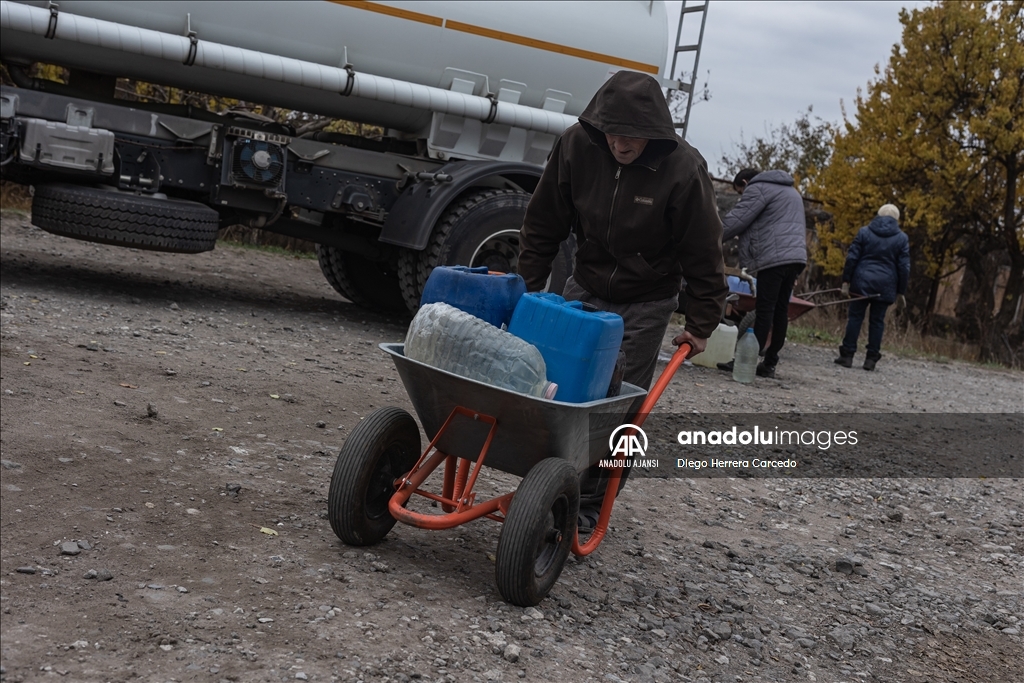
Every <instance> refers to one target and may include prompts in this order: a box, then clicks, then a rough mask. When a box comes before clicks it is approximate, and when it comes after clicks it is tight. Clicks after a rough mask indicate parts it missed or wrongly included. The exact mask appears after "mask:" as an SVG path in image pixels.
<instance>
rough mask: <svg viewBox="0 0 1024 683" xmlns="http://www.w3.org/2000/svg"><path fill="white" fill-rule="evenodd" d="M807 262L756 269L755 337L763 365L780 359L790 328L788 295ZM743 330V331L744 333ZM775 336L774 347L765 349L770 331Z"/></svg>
mask: <svg viewBox="0 0 1024 683" xmlns="http://www.w3.org/2000/svg"><path fill="white" fill-rule="evenodd" d="M803 269H804V264H802V263H787V264H785V265H781V266H775V267H773V268H763V269H762V270H759V271H758V272H757V307H756V308H755V310H756V311H757V313H756V316H757V317H756V319H755V321H754V336H755V337H757V344H758V346H759V347H760V348H761V350H762V351H764V364H765V365H766V366H768V367H771V368H774V367H775V366H776V365H777V364H778V362H779V351H781V350H782V346H783V345H784V344H785V343H786V330H787V329H788V328H789V297H790V295H791V294H792V293H793V284H794V283H795V282H796V278H797V276H798V275H800V273H802V272H803ZM742 332H743V330H741V331H740V333H741V334H742ZM769 332H770V333H771V335H772V343H771V346H768V348H765V344H766V342H767V341H768V333H769Z"/></svg>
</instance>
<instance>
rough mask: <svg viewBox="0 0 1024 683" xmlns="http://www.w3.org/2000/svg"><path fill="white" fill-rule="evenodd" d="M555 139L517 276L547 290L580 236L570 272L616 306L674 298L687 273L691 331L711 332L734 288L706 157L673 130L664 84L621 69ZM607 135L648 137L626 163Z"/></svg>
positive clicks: (531, 207) (526, 224) (528, 222)
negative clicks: (560, 259) (561, 254)
mask: <svg viewBox="0 0 1024 683" xmlns="http://www.w3.org/2000/svg"><path fill="white" fill-rule="evenodd" d="M579 121H580V122H579V123H578V124H576V125H574V126H572V127H570V128H569V129H568V130H566V131H565V132H564V133H563V134H562V136H561V138H559V140H558V141H557V142H556V143H555V146H554V148H553V149H552V151H551V157H550V158H549V159H548V163H547V167H546V168H545V169H544V175H543V177H542V178H541V180H540V183H539V185H538V186H537V189H536V191H534V193H533V198H532V199H531V200H530V205H529V208H528V209H527V211H526V218H525V219H524V221H523V228H522V231H521V234H520V241H521V245H520V254H519V273H520V274H521V275H522V276H523V278H525V280H526V286H527V289H528V290H530V291H537V290H539V289H543V287H544V283H545V282H546V280H547V278H548V275H549V274H550V272H551V262H552V261H553V259H554V257H555V255H556V254H557V252H558V246H559V244H560V243H561V242H562V241H563V240H565V239H566V238H567V237H568V236H569V233H570V230H572V231H575V233H576V240H577V251H576V266H575V269H574V271H573V278H574V279H575V280H576V282H577V283H579V284H580V286H582V287H583V288H584V289H586V290H587V291H589V292H590V293H592V294H594V295H595V296H597V297H599V298H601V299H604V300H606V301H610V302H613V303H635V302H642V301H657V300H660V299H667V298H669V297H671V296H674V295H676V294H678V293H679V290H680V286H681V282H682V279H683V277H685V278H686V295H687V306H686V329H687V330H688V331H689V332H691V333H692V334H694V335H695V336H698V337H702V338H707V337H709V336H711V332H712V331H714V329H715V328H716V327H717V325H718V322H719V320H720V319H721V315H722V307H723V305H724V302H725V297H726V294H727V293H728V287H727V285H726V281H725V275H724V271H723V268H724V264H723V260H722V223H721V220H720V219H719V217H718V209H717V205H716V203H715V192H714V189H713V187H712V185H711V178H710V176H709V175H708V172H707V164H706V162H705V161H704V159H703V158H702V157H701V156H700V153H699V152H697V150H695V149H694V148H693V147H691V146H690V145H689V144H687V143H686V142H684V141H683V140H681V139H680V138H679V137H678V136H677V135H676V133H675V128H674V127H673V125H672V117H671V114H670V113H669V110H668V105H667V104H666V102H665V97H664V95H663V94H662V92H661V87H660V86H659V85H658V82H657V81H655V80H654V79H653V78H651V77H650V76H647V75H645V74H640V73H636V72H632V71H620V72H618V73H616V74H614V75H613V76H612V77H611V78H610V79H608V81H607V82H606V83H605V84H604V86H602V88H601V89H600V90H599V91H598V92H597V94H596V95H594V98H593V99H592V100H591V102H590V104H589V105H587V108H586V109H585V110H584V112H583V114H582V115H581V116H580V117H579ZM605 133H608V134H611V135H623V136H627V137H635V138H645V139H647V140H649V142H648V143H647V146H646V147H645V148H644V151H643V153H642V154H641V155H640V156H639V157H637V159H636V160H635V161H633V163H631V164H628V165H626V166H621V165H620V164H619V163H618V162H617V161H616V160H615V157H614V156H612V153H611V150H610V149H609V148H608V143H607V141H606V140H605Z"/></svg>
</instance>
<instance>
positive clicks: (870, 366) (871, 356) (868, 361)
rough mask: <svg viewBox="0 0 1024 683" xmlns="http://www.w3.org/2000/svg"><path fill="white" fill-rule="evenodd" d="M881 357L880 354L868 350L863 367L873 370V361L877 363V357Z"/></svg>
mask: <svg viewBox="0 0 1024 683" xmlns="http://www.w3.org/2000/svg"><path fill="white" fill-rule="evenodd" d="M881 357H882V354H880V353H871V352H870V351H868V357H867V358H865V359H864V369H865V370H874V369H875V363H877V362H878V361H879V359H881Z"/></svg>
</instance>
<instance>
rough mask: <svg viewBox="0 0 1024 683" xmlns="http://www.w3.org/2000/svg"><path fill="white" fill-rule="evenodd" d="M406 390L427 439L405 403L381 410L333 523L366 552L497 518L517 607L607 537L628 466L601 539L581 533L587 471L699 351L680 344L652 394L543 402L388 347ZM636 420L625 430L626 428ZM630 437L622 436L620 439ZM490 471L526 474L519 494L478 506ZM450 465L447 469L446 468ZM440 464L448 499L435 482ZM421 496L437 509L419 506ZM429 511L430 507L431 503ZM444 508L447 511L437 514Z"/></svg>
mask: <svg viewBox="0 0 1024 683" xmlns="http://www.w3.org/2000/svg"><path fill="white" fill-rule="evenodd" d="M380 348H381V350H383V351H384V352H385V353H387V354H388V355H390V356H391V358H392V360H393V361H394V363H395V366H396V368H397V370H398V375H399V377H400V378H401V380H402V383H403V384H404V385H405V388H406V392H407V393H408V394H409V398H410V400H411V401H412V404H413V408H414V409H415V411H416V414H417V415H418V416H419V419H420V424H422V425H423V431H424V433H426V434H427V435H429V436H430V439H431V441H430V443H429V445H427V447H426V449H425V450H423V451H420V445H421V444H420V432H419V428H418V427H417V425H416V421H415V419H414V418H413V417H412V416H411V415H410V414H409V413H408V412H406V411H405V410H402V409H401V408H397V407H385V408H379V409H378V410H376V411H374V412H373V413H371V414H370V415H368V416H367V417H366V418H365V419H364V420H362V421H361V422H360V423H359V425H358V426H357V427H356V428H355V429H354V430H352V433H351V434H350V435H349V437H348V439H346V441H345V445H344V446H343V447H342V449H341V452H340V453H339V455H338V460H337V462H336V463H335V466H334V473H333V475H332V476H331V486H330V491H329V495H328V507H327V516H328V519H329V520H330V522H331V528H332V529H333V530H334V533H335V534H337V536H338V538H340V539H341V540H342V541H343V542H344V543H346V544H348V545H354V546H366V545H372V544H374V543H377V542H378V541H380V540H381V539H383V538H384V537H385V536H386V535H387V534H388V532H389V531H391V529H392V528H393V527H394V525H395V523H396V522H402V523H404V524H409V525H412V526H415V527H419V528H422V529H435V530H440V529H450V528H453V527H456V526H459V525H461V524H465V523H466V522H470V521H473V520H476V519H480V518H483V517H486V518H488V519H492V520H494V521H497V522H501V523H502V530H501V534H500V536H499V538H498V548H497V551H496V553H495V581H496V583H497V587H498V592H499V593H500V594H501V596H502V598H504V599H505V600H506V601H507V602H510V603H512V604H515V605H519V606H522V607H527V606H531V605H536V604H538V603H539V602H540V601H541V600H543V599H544V597H545V596H546V595H547V594H548V592H549V591H550V590H551V588H552V586H553V585H554V583H555V581H557V580H558V577H559V575H560V574H561V573H562V568H563V567H564V566H565V562H566V560H567V559H568V556H569V553H570V552H572V553H574V554H576V555H577V556H584V555H588V554H590V553H592V552H593V551H594V550H595V549H596V548H597V547H598V546H599V545H600V543H601V541H602V540H603V539H604V537H605V535H606V533H607V531H608V520H609V518H610V517H611V511H612V506H613V505H614V502H615V496H616V494H617V492H618V490H619V481H620V479H621V475H622V467H617V468H613V469H611V470H610V471H609V473H610V477H609V481H608V486H607V489H606V491H605V496H604V500H603V503H602V506H601V513H600V517H599V518H598V523H597V526H596V527H595V529H594V531H593V532H592V533H591V534H589V536H588V537H587V538H586V539H581V538H579V537H578V535H577V530H576V524H577V517H578V515H579V500H580V490H579V477H580V474H581V473H582V472H583V471H584V470H586V469H587V468H588V467H590V466H591V465H593V464H595V463H597V462H598V460H600V459H601V458H604V457H607V455H608V453H609V451H610V450H611V448H610V445H609V443H608V442H609V439H610V438H611V436H612V433H613V432H615V431H616V430H619V433H620V434H623V435H625V436H627V437H629V436H631V435H633V434H635V433H636V432H635V430H634V429H633V427H640V425H641V424H643V421H644V419H645V418H646V417H647V415H648V413H650V411H651V409H652V408H653V407H654V404H655V403H656V402H657V400H658V398H659V397H660V396H661V394H662V392H663V391H664V390H665V387H667V386H668V383H669V382H670V381H671V379H672V376H673V375H674V374H675V372H676V370H678V368H679V366H680V365H682V363H683V361H684V360H685V359H686V356H687V355H688V353H689V351H690V347H689V345H688V344H683V345H682V346H680V347H679V349H678V350H677V351H676V353H675V354H674V355H673V356H672V359H671V361H670V362H669V363H668V366H667V367H666V368H665V370H664V371H663V372H662V374H661V376H660V377H659V378H658V381H657V382H656V383H655V385H654V387H653V388H652V389H651V391H650V392H649V393H648V392H645V391H644V390H642V389H640V388H638V387H635V386H633V385H631V384H627V383H623V384H622V389H621V391H620V393H619V395H618V396H615V397H611V398H604V399H599V400H596V401H591V402H589V403H564V402H561V401H553V400H548V399H543V398H534V397H532V396H526V395H523V394H519V393H516V392H513V391H508V390H505V389H501V388H498V387H494V386H491V385H488V384H484V383H483V382H478V381H476V380H472V379H468V378H465V377H461V376H459V375H455V374H453V373H450V372H446V371H444V370H440V369H438V368H434V367H431V366H429V365H427V364H425V363H421V362H419V361H416V360H413V359H410V358H407V357H406V356H405V352H404V344H381V345H380ZM624 424H628V425H630V427H626V428H625V429H624V430H620V428H621V427H622V426H623V425H624ZM620 438H621V437H620ZM484 464H486V465H487V466H488V467H490V468H493V469H496V470H499V471H502V472H506V473H509V474H512V475H515V476H519V477H522V481H521V482H520V483H519V486H518V488H516V489H515V490H514V491H511V492H509V493H505V494H503V495H499V496H497V497H494V498H491V499H489V500H482V501H478V500H477V497H476V492H474V490H473V487H474V486H475V484H476V483H477V479H478V477H479V475H480V472H481V470H482V469H483V466H484ZM442 466H443V467H442ZM439 468H441V469H442V470H443V475H442V476H441V477H440V492H439V493H438V492H436V484H437V483H438V482H436V481H435V482H434V483H435V489H434V490H427V489H425V488H424V483H425V482H426V480H427V479H428V478H429V477H430V476H431V474H433V473H434V472H435V471H436V470H438V469H439ZM413 496H419V497H422V498H425V499H427V500H429V501H432V502H433V504H435V505H437V507H436V508H430V509H432V510H435V511H434V512H420V511H415V510H412V509H410V508H409V507H407V506H408V503H409V502H410V499H412V497H413ZM423 507H427V506H423ZM437 510H439V511H437Z"/></svg>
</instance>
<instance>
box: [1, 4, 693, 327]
mask: <svg viewBox="0 0 1024 683" xmlns="http://www.w3.org/2000/svg"><path fill="white" fill-rule="evenodd" d="M706 9H707V4H706V3H704V4H700V5H693V6H690V5H685V6H684V7H683V8H682V11H681V13H680V15H679V16H680V24H679V30H678V31H677V34H676V37H675V42H674V43H670V42H669V34H668V17H667V10H666V6H665V3H664V2H653V1H641V0H624V1H621V2H496V1H492V2H453V1H442V0H422V1H419V2H390V1H385V2H363V1H354V0H353V1H349V0H332V1H327V0H322V1H311V2H306V1H298V0H296V1H289V2H283V1H279V2H269V1H267V2H210V1H207V2H194V1H188V0H183V1H181V2H168V1H162V0H149V1H146V2H126V1H123V0H118V1H110V0H96V1H92V0H60V2H45V1H32V2H23V1H16V0H0V59H2V60H3V63H4V64H5V65H6V66H7V68H8V70H9V73H10V75H11V78H12V80H13V81H14V82H15V83H16V87H12V86H8V85H4V86H0V160H2V164H3V175H4V178H5V180H9V181H11V182H18V183H22V184H26V185H32V186H34V187H35V189H36V192H35V193H34V196H33V214H32V215H33V222H34V223H35V225H37V226H39V227H41V228H43V229H45V230H49V231H51V232H54V233H56V234H60V235H65V236H69V237H74V238H78V239H87V240H93V241H98V242H103V243H107V244H116V245H122V246H128V247H133V248H143V249H159V250H164V251H179V252H185V253H196V252H199V251H205V250H208V249H212V248H214V245H215V244H216V238H217V232H218V229H219V227H220V226H222V225H231V224H244V225H249V226H251V227H255V228H259V229H261V230H269V231H271V232H277V233H280V234H283V235H288V236H292V237H299V238H302V239H305V240H309V241H312V242H315V243H316V244H317V254H318V257H319V263H320V267H321V269H322V270H323V271H324V275H325V276H326V277H327V279H328V281H329V282H330V283H331V285H332V286H333V287H334V288H335V289H336V290H337V291H338V292H339V293H340V294H341V295H342V296H344V297H345V298H347V299H349V300H350V301H353V302H355V303H358V304H360V305H364V306H367V307H370V308H376V309H385V310H406V309H407V310H410V311H414V310H416V308H417V307H418V305H419V298H420V293H421V292H422V288H423V286H424V284H425V282H426V279H427V277H428V276H429V274H430V272H431V270H432V269H433V268H435V267H437V266H445V265H470V266H486V267H487V268H488V269H490V270H495V271H501V272H515V271H516V268H517V264H518V253H519V229H520V227H521V225H522V220H523V216H524V214H525V211H526V207H527V205H528V202H529V197H530V193H531V192H532V191H533V190H534V188H535V187H536V185H537V182H538V179H539V178H540V175H541V173H542V172H543V165H544V163H545V161H546V159H547V156H548V154H549V152H550V150H551V147H552V145H553V144H554V141H555V139H556V137H557V136H558V135H559V134H561V133H562V132H563V131H564V130H565V129H566V128H568V127H569V126H571V125H573V124H574V123H575V122H576V120H577V117H578V116H579V114H580V113H582V111H583V109H584V107H586V105H587V103H588V102H589V101H590V99H591V98H592V97H593V95H594V93H595V92H596V91H597V90H598V89H599V88H600V87H601V85H602V84H603V83H604V82H605V81H606V80H607V79H608V77H609V76H610V75H611V74H612V73H614V72H616V71H619V70H622V69H628V70H633V71H638V72H642V73H647V74H650V75H652V76H654V77H656V78H658V80H659V82H661V84H662V85H663V86H665V87H667V88H671V89H677V90H682V91H684V92H691V91H692V88H693V82H692V80H691V82H690V83H687V84H683V83H680V82H678V81H673V80H672V79H671V78H665V77H664V76H662V73H663V71H664V70H665V68H664V67H665V66H666V64H667V62H668V58H669V56H670V52H671V53H672V54H674V55H676V56H678V55H679V54H680V53H683V52H687V51H689V52H692V53H694V55H696V54H697V53H699V47H700V42H701V40H702V37H703V26H704V19H703V17H704V16H706ZM698 15H699V16H700V17H701V18H700V37H699V38H698V40H697V42H696V43H695V44H692V45H686V44H683V42H682V41H681V38H680V36H681V35H682V19H683V18H684V17H687V16H689V17H692V18H694V19H696V18H697V16H698ZM691 23H692V22H691ZM34 62H42V63H48V64H55V65H59V66H62V67H66V68H67V69H68V73H69V82H68V83H66V84H62V83H56V82H54V81H49V80H43V79H40V78H32V77H31V76H30V75H29V72H28V71H27V70H26V67H28V66H29V65H30V64H32V63H34ZM671 70H672V71H673V72H675V67H674V65H673V67H671ZM693 72H696V57H695V61H694V68H693ZM122 77H125V78H133V79H137V80H140V81H145V82H149V83H152V84H155V85H159V86H171V87H177V88H182V89H185V90H191V91H196V92H200V93H205V94H210V95H216V96H220V97H226V98H234V99H238V100H243V101H245V102H248V103H251V104H260V105H271V106H276V107H280V108H283V109H286V110H296V111H302V112H308V113H311V114H315V115H319V116H322V117H325V118H337V119H347V120H350V121H357V122H361V123H368V124H373V125H377V126H381V127H383V128H384V134H383V135H382V136H379V137H375V138H373V139H367V138H364V137H358V136H355V135H349V134H345V133H339V132H327V131H322V130H315V129H314V130H309V129H308V128H301V127H299V126H292V125H291V124H290V123H288V122H281V121H270V120H266V119H265V117H264V118H261V117H258V116H254V115H253V114H252V113H251V112H247V111H245V110H244V108H241V109H242V110H239V108H232V109H231V110H229V111H226V112H221V113H216V114H215V113H213V112H208V111H206V110H203V109H198V108H195V107H192V106H189V105H172V104H161V103H156V102H135V101H132V100H127V99H122V98H120V97H118V96H117V93H116V90H115V86H116V78H122ZM684 125H685V124H684ZM93 204H96V205H102V206H104V207H106V209H105V210H104V212H103V213H102V215H99V216H94V215H92V214H90V213H89V211H88V210H87V209H85V208H83V207H89V206H92V205H93ZM140 216H143V217H154V220H155V219H156V218H159V220H161V221H170V222H171V224H172V225H170V227H167V226H165V227H164V228H161V229H159V230H157V229H155V228H151V227H147V226H149V223H145V224H144V225H137V224H136V222H137V221H139V217H140ZM150 222H152V221H150ZM574 249H575V242H574V239H573V237H572V236H570V237H569V238H568V239H567V240H566V241H565V242H564V243H563V244H562V245H561V248H560V250H559V254H558V256H557V257H556V259H555V262H554V263H553V265H552V273H551V278H550V282H549V287H550V288H551V289H553V290H554V291H561V286H562V284H563V283H564V282H565V280H566V278H567V277H568V274H569V273H570V272H571V269H572V263H573V260H572V258H573V252H574Z"/></svg>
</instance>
